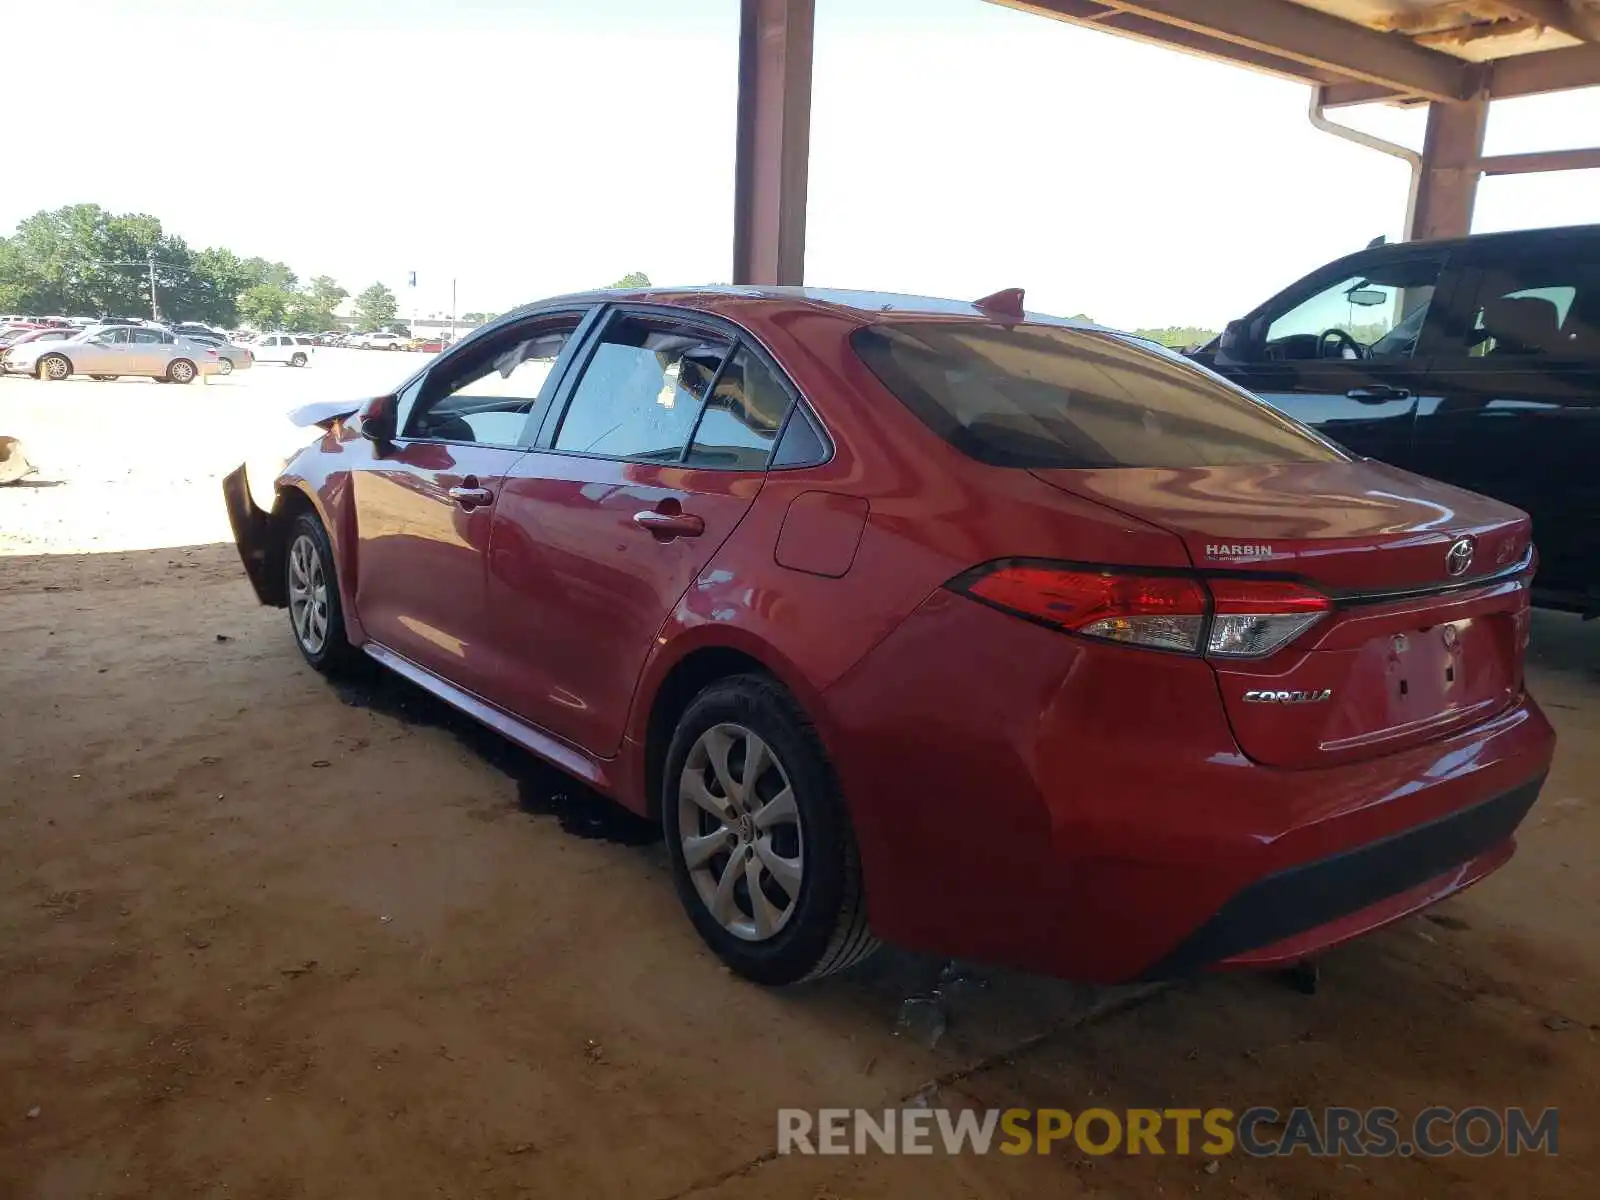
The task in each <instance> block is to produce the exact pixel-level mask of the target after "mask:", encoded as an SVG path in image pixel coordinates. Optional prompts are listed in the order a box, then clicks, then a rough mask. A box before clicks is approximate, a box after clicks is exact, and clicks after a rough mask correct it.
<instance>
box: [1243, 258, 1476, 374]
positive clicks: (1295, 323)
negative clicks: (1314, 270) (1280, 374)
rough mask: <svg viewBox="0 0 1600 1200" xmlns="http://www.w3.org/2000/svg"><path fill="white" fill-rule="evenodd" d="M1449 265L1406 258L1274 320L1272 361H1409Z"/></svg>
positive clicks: (1269, 341) (1267, 349)
mask: <svg viewBox="0 0 1600 1200" xmlns="http://www.w3.org/2000/svg"><path fill="white" fill-rule="evenodd" d="M1443 267H1444V263H1443V260H1441V259H1432V258H1429V259H1401V260H1397V261H1393V262H1385V263H1379V264H1375V265H1374V266H1373V267H1372V268H1371V270H1369V271H1365V272H1362V273H1359V274H1354V275H1350V276H1347V277H1345V278H1344V279H1341V280H1339V281H1338V282H1337V283H1334V284H1332V285H1331V286H1329V287H1325V288H1323V289H1322V290H1320V291H1318V292H1317V294H1316V295H1314V296H1310V297H1308V298H1306V299H1304V300H1301V301H1300V302H1298V303H1297V304H1295V305H1294V306H1293V307H1292V308H1290V309H1288V310H1287V311H1285V312H1283V313H1281V314H1279V315H1277V316H1275V317H1273V318H1272V320H1271V323H1270V324H1269V325H1268V326H1267V336H1266V342H1265V344H1264V346H1262V347H1261V355H1262V357H1264V358H1266V359H1267V360H1269V361H1300V360H1305V359H1335V360H1338V359H1352V360H1353V359H1366V358H1371V359H1388V360H1396V359H1406V358H1410V357H1411V355H1412V354H1413V353H1414V352H1415V351H1416V348H1417V339H1418V338H1419V336H1420V335H1421V333H1422V325H1423V322H1424V321H1425V320H1427V315H1428V306H1429V304H1430V302H1431V301H1432V300H1433V291H1434V288H1435V287H1436V286H1437V285H1438V282H1439V274H1440V272H1441V271H1442V270H1443Z"/></svg>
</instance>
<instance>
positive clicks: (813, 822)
mask: <svg viewBox="0 0 1600 1200" xmlns="http://www.w3.org/2000/svg"><path fill="white" fill-rule="evenodd" d="M719 725H736V726H742V727H743V728H744V729H746V730H748V731H749V732H751V733H753V734H755V735H756V736H757V737H759V738H760V739H761V740H762V741H763V742H765V743H766V746H767V749H768V750H769V752H770V753H771V755H772V756H773V757H774V758H775V759H776V760H777V762H778V763H779V764H780V765H781V769H782V772H783V774H784V775H785V776H787V778H788V783H789V787H790V789H791V790H792V791H793V793H794V800H795V808H796V811H797V813H798V825H797V829H798V836H799V837H800V838H801V842H800V847H801V848H803V849H799V856H800V857H801V858H802V859H803V862H804V870H803V873H802V874H801V877H800V883H799V885H798V889H797V890H798V895H797V896H795V897H794V898H793V904H794V907H793V910H792V912H790V913H789V915H788V916H787V919H786V921H785V923H783V924H782V925H781V927H780V928H779V929H778V930H777V932H776V933H773V934H771V935H770V936H768V937H767V938H766V939H765V940H750V939H749V938H748V937H740V936H738V935H737V934H735V933H733V932H731V931H730V930H729V929H727V928H724V926H723V924H722V922H721V921H719V920H718V919H717V918H716V917H715V916H713V915H712V912H711V909H710V908H709V907H708V906H707V902H706V900H704V899H702V897H701V894H700V892H699V890H697V887H696V884H695V879H694V877H693V875H692V874H691V871H690V869H689V867H688V866H687V864H686V863H685V860H684V846H683V834H682V832H681V827H680V824H679V807H680V804H681V803H683V800H682V799H681V797H680V781H681V780H682V777H683V775H684V768H685V766H686V764H687V763H688V761H689V755H690V752H691V750H692V749H693V748H694V747H695V745H696V743H697V742H699V740H700V738H701V735H703V734H705V733H706V732H707V731H708V730H711V729H713V728H714V727H716V726H719ZM730 765H731V760H730ZM689 803H690V804H691V805H692V803H693V802H692V801H690V802H689ZM690 811H691V812H692V811H693V809H690ZM708 820H710V821H711V823H713V824H714V823H715V820H716V819H715V818H708ZM661 825H662V829H663V832H664V834H665V837H666V843H667V854H668V856H669V857H670V859H671V862H672V876H673V882H674V883H675V884H676V886H677V889H678V899H679V900H680V901H681V902H682V904H683V907H684V910H685V911H686V912H687V913H688V914H689V919H690V920H691V921H692V922H693V923H694V926H695V929H696V930H697V931H698V932H699V934H700V936H701V938H702V939H704V941H705V943H706V945H708V946H710V947H711V949H712V950H713V951H715V952H716V955H717V957H718V958H720V959H721V960H722V961H723V962H724V963H726V964H727V965H728V967H729V968H730V969H731V970H733V971H734V972H735V973H737V974H739V975H742V976H743V977H744V978H746V979H749V980H751V981H753V982H755V983H761V984H767V985H771V986H782V985H784V984H790V983H798V982H800V981H802V980H806V979H816V978H818V977H820V976H823V975H829V974H832V973H833V972H835V971H842V970H844V969H845V968H846V967H850V966H853V965H854V964H856V963H858V962H860V961H861V960H862V959H865V958H866V957H867V956H868V955H870V954H871V953H872V952H873V951H874V950H876V949H877V948H878V945H879V943H878V940H877V939H876V938H874V937H873V936H872V932H871V930H870V929H869V928H868V927H867V913H866V901H865V896H864V894H863V891H862V882H861V859H860V854H859V852H858V851H857V848H856V840H855V832H854V830H853V829H852V828H851V826H850V817H849V813H848V812H847V810H846V808H845V804H844V798H843V796H841V794H840V791H839V783H838V780H837V778H836V777H835V775H834V771H833V766H832V764H831V763H830V762H829V761H828V756H827V754H826V752H825V751H824V750H823V747H822V743H821V741H820V739H819V738H818V737H817V733H816V730H815V729H814V728H813V727H812V725H811V722H810V721H809V720H807V718H806V715H805V713H804V712H802V711H801V709H800V706H799V705H798V704H797V703H795V700H794V698H793V697H792V696H790V695H789V693H788V692H787V691H785V690H784V688H783V687H781V686H780V685H779V684H778V683H777V682H776V681H775V680H773V679H772V678H770V677H768V676H766V675H753V674H752V675H735V676H731V677H729V678H727V679H722V680H719V681H717V682H716V683H714V684H712V685H711V686H709V687H708V688H706V689H705V690H704V691H703V692H701V693H700V694H699V695H698V696H696V697H695V699H694V700H693V701H692V702H691V703H690V705H689V707H688V708H687V709H686V710H685V712H684V714H683V717H682V718H681V719H680V720H679V721H678V727H677V729H676V730H675V731H674V733H673V735H672V744H671V746H670V747H669V748H668V750H667V759H666V764H665V769H664V771H663V776H662V788H661ZM715 861H716V860H715V858H713V859H711V860H708V862H707V866H706V870H707V871H710V870H712V869H713V868H712V866H711V864H712V863H714V862H715ZM737 861H738V860H737V859H736V858H733V857H729V858H728V859H727V861H726V862H725V863H724V864H723V867H722V871H727V870H730V869H735V868H734V863H735V862H737ZM718 874H720V872H719V873H718ZM734 886H735V889H737V888H738V887H739V886H746V892H745V893H744V895H745V899H743V900H742V901H740V900H737V899H736V901H735V903H740V904H742V905H743V910H744V911H746V912H753V910H752V909H751V908H750V902H749V899H748V881H746V882H745V884H742V885H741V884H740V883H737V882H736V883H735V885H734Z"/></svg>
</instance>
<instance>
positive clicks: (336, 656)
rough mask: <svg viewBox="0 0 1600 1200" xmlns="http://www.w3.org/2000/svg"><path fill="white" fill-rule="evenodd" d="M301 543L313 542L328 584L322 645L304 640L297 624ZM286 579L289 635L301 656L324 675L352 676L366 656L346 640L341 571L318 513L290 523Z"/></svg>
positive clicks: (285, 544) (305, 514)
mask: <svg viewBox="0 0 1600 1200" xmlns="http://www.w3.org/2000/svg"><path fill="white" fill-rule="evenodd" d="M301 539H306V540H307V541H309V542H310V544H311V547H312V548H313V550H314V551H315V554H316V556H317V558H318V560H319V564H320V568H321V571H322V575H323V579H324V583H325V593H326V613H325V614H324V621H325V632H324V636H323V639H322V641H321V643H320V645H319V644H314V642H313V640H312V639H308V638H306V637H304V636H302V634H301V629H300V625H299V624H298V622H297V609H296V607H295V582H296V580H295V563H294V557H295V550H296V547H297V545H298V544H299V543H300V541H301ZM283 578H284V594H285V595H286V596H288V597H289V604H288V613H289V631H290V633H292V634H293V635H294V644H295V646H296V647H298V648H299V650H300V654H301V656H302V657H304V659H305V660H306V662H308V663H310V664H311V665H312V666H313V667H314V668H316V669H317V670H318V671H321V672H322V673H323V674H324V675H330V676H332V675H339V674H343V673H346V672H348V671H349V670H350V668H351V667H353V666H354V665H355V664H356V663H357V662H359V661H360V659H361V657H362V655H361V652H360V651H359V650H357V649H356V648H355V647H354V646H352V645H351V644H350V639H349V638H348V637H346V636H345V629H344V606H343V604H341V603H340V600H339V576H338V568H337V567H336V566H335V565H334V557H333V544H332V543H331V542H330V541H329V540H328V533H327V530H325V529H323V527H322V522H321V521H319V520H318V519H317V516H316V514H315V513H310V512H302V513H300V514H298V515H297V516H296V517H295V518H294V520H293V521H291V522H290V523H289V529H288V533H287V534H286V535H285V537H284V539H283Z"/></svg>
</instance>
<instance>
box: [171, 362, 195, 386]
mask: <svg viewBox="0 0 1600 1200" xmlns="http://www.w3.org/2000/svg"><path fill="white" fill-rule="evenodd" d="M199 374H200V368H199V367H197V366H195V365H194V364H193V363H192V362H190V361H189V360H188V359H187V358H175V359H173V360H172V361H171V362H169V363H168V364H167V378H168V379H170V380H171V381H172V382H173V383H193V382H194V381H195V377H196V376H197V375H199Z"/></svg>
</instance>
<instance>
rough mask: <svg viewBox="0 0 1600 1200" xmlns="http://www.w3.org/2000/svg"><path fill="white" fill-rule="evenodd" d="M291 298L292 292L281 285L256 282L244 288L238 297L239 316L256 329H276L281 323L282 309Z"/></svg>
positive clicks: (287, 304) (284, 308)
mask: <svg viewBox="0 0 1600 1200" xmlns="http://www.w3.org/2000/svg"><path fill="white" fill-rule="evenodd" d="M291 299H293V293H291V292H287V291H285V290H284V289H283V288H281V287H274V286H273V285H272V284H270V283H258V284H256V285H255V286H254V287H251V288H246V289H245V291H244V293H243V294H242V295H241V296H240V297H239V317H240V319H241V320H243V321H244V323H245V324H246V325H250V326H253V327H255V328H256V329H276V328H278V326H280V325H282V324H283V318H284V311H285V310H286V309H287V308H288V306H289V301H290V300H291Z"/></svg>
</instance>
